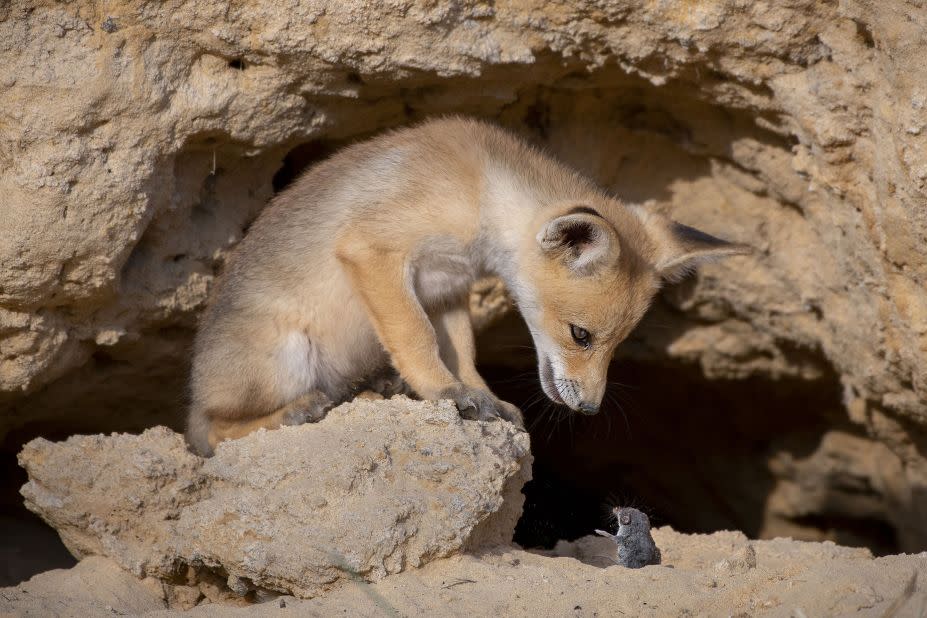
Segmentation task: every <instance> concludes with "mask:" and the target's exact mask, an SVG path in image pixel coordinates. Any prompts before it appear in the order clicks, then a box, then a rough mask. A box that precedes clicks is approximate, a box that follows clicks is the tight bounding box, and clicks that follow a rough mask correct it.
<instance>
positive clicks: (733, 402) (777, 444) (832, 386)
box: [480, 317, 898, 554]
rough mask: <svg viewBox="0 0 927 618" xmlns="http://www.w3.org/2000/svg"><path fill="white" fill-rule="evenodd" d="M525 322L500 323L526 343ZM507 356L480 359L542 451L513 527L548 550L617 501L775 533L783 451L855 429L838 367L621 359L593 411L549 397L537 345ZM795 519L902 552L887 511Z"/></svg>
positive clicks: (709, 528)
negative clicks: (734, 374)
mask: <svg viewBox="0 0 927 618" xmlns="http://www.w3.org/2000/svg"><path fill="white" fill-rule="evenodd" d="M517 322H518V320H517V318H514V317H512V318H507V319H506V321H505V323H504V324H503V325H500V326H498V327H496V328H504V329H506V330H507V331H509V333H508V334H507V336H505V339H506V340H507V341H517V340H520V339H521V337H513V336H512V335H511V330H513V329H518V328H520V327H519V325H518V323H517ZM495 336H496V334H495V333H493V332H492V331H490V332H489V333H488V334H487V335H486V337H487V338H491V337H495ZM524 338H525V339H527V333H525V335H524ZM498 360H499V357H496V358H483V359H481V363H480V368H481V371H482V372H483V375H484V377H486V379H487V381H488V382H489V383H490V385H491V387H492V388H493V390H494V391H495V392H496V393H497V394H498V395H499V396H500V397H502V398H504V399H507V400H509V401H512V402H513V403H515V404H517V405H521V406H523V408H524V409H525V417H526V425H527V427H528V429H529V431H530V433H531V445H532V453H533V455H534V458H535V459H534V466H533V476H534V478H533V480H532V481H530V482H529V483H528V484H527V485H526V486H525V488H524V494H525V497H526V499H525V506H524V513H523V515H522V518H521V520H520V521H519V523H518V527H517V529H516V534H515V541H516V542H517V543H519V544H520V545H522V546H524V547H529V548H530V547H538V548H550V547H552V546H553V545H554V544H555V543H556V542H557V541H558V540H560V539H566V540H573V539H576V538H578V537H581V536H584V535H587V534H591V533H592V532H593V530H594V529H596V528H601V529H611V528H612V527H613V525H614V524H613V522H612V521H611V519H610V517H609V511H610V509H611V507H613V506H617V505H620V506H634V507H636V508H638V509H640V510H642V511H644V512H646V513H647V514H648V515H649V516H650V518H651V522H652V524H653V525H655V526H660V525H665V524H668V525H671V526H672V527H673V528H674V529H676V530H678V531H681V532H688V533H707V532H713V531H717V530H740V531H742V532H744V533H745V534H746V535H747V536H748V537H751V538H758V537H761V536H768V534H769V533H770V531H771V532H773V533H775V532H776V530H775V529H772V530H770V529H769V528H768V527H767V525H768V518H769V510H768V508H767V507H768V505H767V501H768V499H769V496H770V494H771V492H772V491H773V490H774V488H775V486H776V483H777V482H778V480H779V479H777V478H775V476H774V475H773V473H772V472H771V470H770V467H769V460H770V458H771V457H772V456H773V455H774V454H776V453H782V452H788V453H789V454H790V455H791V456H794V457H795V458H802V457H806V456H808V455H810V454H811V453H813V452H814V451H815V449H816V448H817V447H818V445H819V444H820V442H821V439H822V436H824V435H825V433H826V432H828V431H834V430H844V431H847V432H851V433H852V432H858V429H853V428H852V426H851V424H850V423H849V421H848V419H847V417H846V413H845V412H844V411H843V405H842V403H841V389H840V383H839V379H838V377H837V376H836V375H834V374H828V375H826V376H824V377H822V378H819V379H816V380H812V381H806V380H800V379H780V380H771V379H768V378H749V379H743V380H708V379H706V378H705V376H704V375H703V374H702V372H701V370H700V368H699V367H698V366H695V365H686V364H681V363H679V362H677V361H672V360H670V359H666V360H665V361H664V362H652V361H646V362H642V361H635V360H631V359H620V357H619V360H617V361H616V362H615V363H613V365H612V368H611V370H610V373H609V380H610V382H611V384H610V386H609V392H608V394H607V395H606V401H605V402H603V407H602V410H601V411H600V413H599V414H598V415H596V416H592V417H586V416H581V415H577V414H573V413H571V412H570V411H569V410H565V409H562V408H558V407H556V406H554V405H553V404H550V403H549V402H548V400H547V399H546V398H545V397H543V396H542V395H541V394H540V386H539V384H538V378H537V375H536V373H537V372H536V369H534V367H533V363H534V357H533V352H532V350H530V349H529V348H528V347H524V346H521V345H519V344H513V345H512V346H511V348H510V352H509V353H508V354H506V355H505V362H504V363H499V362H498ZM518 365H522V366H521V367H518ZM792 523H794V524H795V525H796V526H798V527H804V528H805V529H806V530H807V531H808V538H815V537H816V538H830V539H833V540H835V541H837V542H839V543H842V544H846V545H855V546H864V547H869V548H870V549H871V550H872V551H873V552H874V553H876V554H888V553H897V551H898V542H897V539H896V536H895V531H894V529H893V528H892V526H891V525H889V524H888V523H887V522H885V521H882V520H879V519H875V518H871V517H855V516H853V515H852V514H827V513H821V514H814V515H808V516H804V517H802V518H800V519H797V520H796V521H794V522H792Z"/></svg>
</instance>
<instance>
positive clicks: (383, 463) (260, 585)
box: [20, 397, 530, 597]
mask: <svg viewBox="0 0 927 618" xmlns="http://www.w3.org/2000/svg"><path fill="white" fill-rule="evenodd" d="M348 454H350V456H348ZM20 462H21V464H22V465H23V467H25V468H26V470H27V471H28V473H29V477H30V480H29V482H28V483H27V484H26V485H25V486H24V487H23V489H22V494H23V496H24V497H25V499H26V505H27V507H28V508H29V509H31V510H32V511H34V512H36V513H37V514H39V515H40V516H41V517H42V518H43V519H44V520H45V521H46V522H48V523H49V524H50V525H52V526H53V527H54V528H56V529H57V530H58V532H59V534H60V535H61V538H62V539H63V540H64V542H65V544H66V545H67V547H68V548H69V549H70V550H71V552H72V553H73V554H74V555H75V556H77V557H86V556H93V555H103V556H108V557H109V558H111V559H112V560H113V561H115V562H116V563H118V564H119V565H121V566H122V567H123V568H125V569H127V570H128V571H130V572H132V573H133V574H135V575H136V576H138V577H155V578H159V579H161V580H164V581H166V582H170V583H172V584H178V585H180V586H200V588H201V589H204V590H206V591H207V592H204V594H206V593H208V591H209V590H211V589H213V588H215V587H218V588H220V589H223V590H225V589H228V590H231V592H233V593H235V594H237V595H238V596H245V595H247V594H248V593H249V592H251V591H252V590H254V589H256V588H257V589H261V590H271V591H277V592H285V593H289V594H293V595H296V596H302V597H308V596H313V595H317V594H319V593H320V592H322V591H324V590H327V589H329V588H331V587H332V586H333V585H335V584H337V583H339V582H340V581H341V580H343V579H349V580H350V579H358V580H376V579H379V578H382V577H383V576H385V575H387V574H390V573H397V572H400V571H402V570H404V569H408V568H412V567H418V566H421V565H423V564H425V563H427V562H429V561H431V560H434V559H436V558H441V557H445V556H448V555H450V554H453V553H454V552H457V551H459V550H460V549H461V548H462V547H464V546H466V547H469V548H475V547H480V546H483V545H486V544H493V545H494V544H499V543H505V542H509V541H510V540H511V538H512V531H513V530H514V526H515V522H516V521H517V518H518V516H519V514H520V513H521V503H522V500H523V496H522V495H521V492H520V490H521V486H522V484H523V483H524V482H525V481H526V480H527V477H529V476H530V454H529V446H528V435H527V434H526V433H524V432H521V431H518V430H516V429H515V428H514V427H513V426H512V425H510V424H508V423H503V422H494V423H485V422H469V421H463V420H461V419H460V416H459V413H458V412H457V410H456V408H455V407H454V406H453V404H451V403H449V402H446V401H445V402H437V403H436V402H413V401H410V400H408V399H405V398H404V397H396V398H393V399H392V400H388V401H365V400H357V401H355V402H353V403H350V404H345V405H342V406H340V407H338V408H336V409H334V410H333V411H331V412H330V413H329V415H328V417H327V418H326V419H325V420H324V421H322V422H320V423H318V424H314V425H303V426H300V427H291V428H283V429H280V430H276V431H274V432H266V431H262V432H258V433H256V434H252V435H251V436H249V437H247V438H244V439H241V440H237V441H234V442H227V443H223V444H222V445H221V446H220V447H219V448H218V449H217V452H216V454H215V456H214V457H212V458H210V459H205V460H204V459H202V458H199V457H197V456H194V455H192V454H190V453H189V452H188V451H187V449H186V446H185V445H184V442H183V438H182V437H181V436H180V435H179V434H176V433H174V432H172V431H170V430H168V429H166V428H163V427H161V428H154V429H150V430H148V431H146V432H144V433H143V434H141V435H138V436H135V435H126V434H114V435H111V436H100V435H96V436H75V437H72V438H69V439H68V440H67V441H65V442H60V443H52V442H49V441H47V440H44V439H37V440H34V441H33V442H30V443H29V444H28V445H27V446H26V447H25V448H24V449H23V451H22V453H21V454H20ZM201 584H202V585H201Z"/></svg>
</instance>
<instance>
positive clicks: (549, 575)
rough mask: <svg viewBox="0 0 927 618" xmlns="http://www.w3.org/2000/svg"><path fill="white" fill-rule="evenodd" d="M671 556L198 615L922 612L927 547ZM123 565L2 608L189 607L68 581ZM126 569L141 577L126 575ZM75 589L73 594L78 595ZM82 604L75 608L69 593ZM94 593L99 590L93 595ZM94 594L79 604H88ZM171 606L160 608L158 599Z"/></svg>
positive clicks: (414, 584) (46, 577) (717, 540)
mask: <svg viewBox="0 0 927 618" xmlns="http://www.w3.org/2000/svg"><path fill="white" fill-rule="evenodd" d="M654 537H655V539H656V542H657V544H658V545H659V546H660V548H661V550H662V551H663V555H664V557H665V558H666V560H665V563H664V565H661V566H649V567H644V568H643V569H638V570H631V569H625V568H623V567H620V566H616V565H611V566H609V565H608V564H607V562H603V560H602V558H601V556H602V555H603V554H604V553H606V552H607V551H608V550H609V542H608V541H607V540H604V539H602V538H601V537H585V538H583V539H580V540H579V541H577V542H575V543H563V544H561V545H560V546H558V547H557V549H556V550H555V551H553V552H548V555H541V554H539V553H532V552H526V551H524V550H521V549H517V548H514V547H502V546H500V547H496V548H493V549H491V550H488V551H485V552H481V553H477V554H465V555H461V556H455V557H451V558H447V559H442V560H436V561H434V562H431V563H429V564H427V565H425V566H424V567H423V568H421V569H414V570H409V571H405V572H403V573H399V574H396V575H392V576H390V577H387V578H385V579H382V580H379V581H377V582H375V583H373V584H370V583H367V582H363V581H354V582H352V583H349V584H347V585H344V586H341V587H339V588H338V589H336V590H333V591H332V592H330V593H329V594H327V595H324V596H321V597H318V598H314V599H309V600H300V599H296V598H293V597H289V596H281V597H276V598H269V599H268V600H266V601H265V602H263V603H260V604H255V605H248V606H240V607H237V608H236V607H231V606H229V605H226V604H219V603H207V602H204V601H202V600H201V604H200V605H199V606H197V607H195V608H193V609H192V611H189V612H186V613H187V614H189V615H193V616H229V615H232V616H251V615H261V616H264V615H281V616H283V615H290V616H292V615H300V616H334V615H350V616H384V615H399V616H421V615H430V616H474V615H479V616H485V615H496V616H589V617H593V616H622V615H625V616H737V615H750V616H783V617H798V616H808V617H811V616H873V617H875V616H896V617H899V618H902V617H915V616H923V615H924V612H925V611H927V592H925V588H927V554H919V555H906V556H890V557H886V558H878V559H874V558H873V557H872V555H871V554H869V552H867V551H866V550H860V549H849V548H846V547H839V546H835V545H833V544H832V543H803V542H798V541H792V540H787V539H776V540H773V541H748V540H747V539H746V538H745V537H744V536H743V535H742V534H739V533H733V532H719V533H715V534H711V535H685V534H679V533H677V532H674V531H673V530H671V529H669V528H660V529H656V530H655V531H654ZM116 572H118V569H117V568H116V567H115V565H113V564H112V563H108V562H107V561H106V560H104V559H101V558H88V559H85V560H84V561H83V562H81V563H80V565H78V567H75V568H74V569H72V570H71V571H53V572H49V573H47V574H43V575H41V576H37V577H35V578H33V579H32V580H31V581H29V582H27V583H25V584H23V585H21V586H17V587H14V588H7V589H3V590H0V611H15V612H17V613H19V614H27V613H28V612H31V613H32V615H39V613H40V611H41V613H42V615H79V614H77V613H76V612H75V613H69V612H70V610H71V608H74V609H77V608H83V607H87V608H88V609H90V610H98V609H99V608H100V607H102V606H108V607H110V608H112V611H113V613H119V614H127V615H138V614H144V613H146V612H149V613H147V614H146V615H153V616H172V615H178V614H179V611H178V610H179V609H180V607H178V606H177V605H176V604H175V605H173V606H172V608H171V609H168V608H167V605H168V597H167V596H166V595H165V594H164V591H161V590H158V588H157V587H156V586H153V585H152V583H153V582H151V581H150V580H149V581H147V582H144V583H139V582H137V581H129V582H126V583H125V584H124V585H125V588H124V589H123V590H124V591H123V594H122V597H121V598H113V597H111V593H110V592H109V590H108V588H107V587H106V586H104V587H103V589H102V590H98V589H96V588H94V587H93V586H89V585H88V584H89V583H90V582H91V581H96V580H89V579H88V580H86V581H84V582H83V584H84V586H86V587H85V588H80V587H77V588H75V587H74V586H70V585H67V584H68V583H69V582H72V581H76V580H77V573H83V574H91V573H93V574H96V575H94V576H95V577H97V576H100V575H106V576H108V577H110V578H113V577H116V575H113V573H116ZM121 577H122V578H123V579H129V580H133V578H131V576H129V575H127V574H123V575H122V576H121ZM69 595H74V596H73V597H69ZM69 598H73V602H74V603H75V604H74V605H72V606H70V607H66V605H65V603H66V601H67V599H69ZM87 598H91V599H92V600H90V601H84V599H87ZM78 602H81V603H87V605H81V606H78V605H77V603H78ZM159 608H160V611H158V609H159Z"/></svg>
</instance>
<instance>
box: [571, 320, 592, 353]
mask: <svg viewBox="0 0 927 618" xmlns="http://www.w3.org/2000/svg"><path fill="white" fill-rule="evenodd" d="M570 334H571V335H573V341H575V342H576V343H578V344H579V345H581V346H582V347H584V348H588V347H589V337H590V335H589V331H588V330H586V329H585V328H583V327H582V326H577V325H576V324H570Z"/></svg>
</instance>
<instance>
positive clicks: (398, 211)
mask: <svg viewBox="0 0 927 618" xmlns="http://www.w3.org/2000/svg"><path fill="white" fill-rule="evenodd" d="M746 252H748V249H747V247H745V246H744V245H734V244H729V243H727V242H724V241H722V240H719V239H717V238H714V237H713V236H709V235H708V234H705V233H703V232H699V231H698V230H695V229H692V228H690V227H686V226H684V225H680V224H678V223H675V222H673V221H671V220H669V219H667V218H665V217H662V216H659V215H656V214H651V213H648V212H646V211H644V210H643V209H640V208H636V207H628V206H625V205H624V204H622V203H621V202H619V201H618V200H616V199H614V198H612V197H609V196H608V195H606V194H605V193H604V192H603V191H602V190H600V189H598V188H597V187H596V186H595V185H594V184H593V183H592V182H591V181H590V180H588V179H586V178H584V177H583V176H581V175H580V174H578V173H577V172H575V171H573V170H571V169H569V168H567V167H565V166H564V165H562V164H560V163H558V162H557V161H554V160H553V159H551V158H550V157H548V156H546V155H545V154H543V153H541V152H539V151H537V150H535V149H534V148H532V147H531V146H529V145H527V144H526V143H524V142H522V141H521V140H519V139H518V138H516V137H515V136H513V135H511V134H509V133H507V132H505V131H503V130H502V129H499V128H497V127H494V126H492V125H489V124H486V123H483V122H479V121H476V120H469V119H464V118H445V119H440V120H434V121H429V122H425V123H424V124H421V125H418V126H415V127H412V128H407V129H402V130H398V131H395V132H392V133H388V134H386V135H383V136H380V137H377V138H374V139H371V140H370V141H367V142H364V143H360V144H357V145H354V146H351V147H349V148H346V149H345V150H343V151H342V152H340V153H338V154H336V155H335V156H333V157H332V158H331V159H329V160H327V161H324V162H322V163H320V164H318V165H316V166H315V167H313V168H312V169H311V170H309V171H308V172H307V173H306V174H304V175H303V176H302V177H300V178H299V179H298V180H296V181H295V182H294V183H293V185H292V186H290V187H289V188H288V189H287V190H286V191H283V192H282V193H280V194H279V195H278V196H277V197H275V198H274V200H273V201H272V203H271V204H270V205H269V206H268V207H267V208H266V209H265V210H264V211H263V212H262V213H261V215H260V216H259V217H258V219H257V220H256V221H255V222H254V225H253V226H252V228H251V230H250V232H249V233H248V234H247V235H246V237H245V238H244V239H243V240H242V241H241V243H240V245H239V246H238V248H237V249H236V251H235V254H234V255H233V256H232V258H231V259H230V261H229V264H228V268H227V271H226V272H225V274H224V275H223V276H222V278H221V279H220V281H219V282H218V284H217V286H216V289H215V290H214V293H213V297H212V300H211V303H210V306H209V308H208V309H207V311H206V312H205V314H204V315H203V319H202V323H201V325H200V328H199V332H198V334H197V337H196V345H195V353H194V358H193V375H192V393H191V394H192V406H191V409H190V416H189V427H188V439H189V442H190V444H191V445H192V446H193V448H194V449H195V450H196V451H198V452H200V453H202V454H205V455H208V454H210V453H212V451H213V449H214V448H215V446H216V444H217V443H219V442H220V441H222V440H226V439H234V438H238V437H241V436H244V435H246V434H248V433H250V432H252V431H255V430H256V429H258V428H261V427H265V428H268V429H270V428H275V427H279V426H281V425H291V424H298V423H304V422H307V421H314V420H318V419H320V418H321V417H323V416H324V415H325V413H326V412H327V411H328V409H329V408H330V407H331V406H332V405H333V402H338V401H343V400H345V399H346V398H348V397H350V396H351V395H352V394H353V393H355V392H357V390H358V389H359V388H360V386H361V385H362V384H363V383H364V381H365V380H370V379H371V378H372V377H374V376H377V375H379V374H381V373H382V372H383V371H385V370H388V369H389V367H390V365H392V367H394V368H395V370H396V371H398V373H399V376H401V378H402V379H403V380H405V382H406V383H407V384H408V386H409V387H411V388H412V389H413V390H414V391H415V393H417V394H418V395H419V396H420V397H422V398H426V399H444V398H446V399H451V400H453V401H454V402H455V403H456V405H457V407H458V409H459V410H460V412H461V414H462V415H463V416H464V417H466V418H475V419H490V418H494V417H501V418H504V419H507V420H509V421H512V422H515V423H521V422H522V418H521V412H520V411H519V410H518V408H516V407H515V406H513V405H512V404H510V403H507V402H504V401H501V400H499V399H498V398H497V397H496V396H495V395H493V394H492V393H491V392H490V391H489V389H488V387H487V386H486V383H485V382H484V381H483V379H482V378H481V377H480V375H479V373H477V371H476V368H475V366H474V343H473V330H472V327H471V325H470V318H469V313H468V311H467V296H468V291H469V289H470V285H471V283H472V282H473V281H474V279H475V278H477V277H479V276H483V275H487V274H494V275H498V276H499V277H501V279H502V280H503V281H504V282H505V284H506V286H507V287H508V289H509V290H510V292H511V294H512V296H513V298H514V300H515V302H516V304H517V305H518V308H519V310H520V312H521V315H522V316H523V317H524V320H525V322H526V323H527V325H528V328H529V330H530V332H531V336H532V337H533V339H534V344H535V346H536V348H537V358H538V371H539V373H540V379H541V386H542V388H543V389H544V393H545V394H546V395H547V396H548V397H549V398H550V399H552V400H553V401H555V402H557V403H560V404H564V405H566V406H568V407H570V408H571V409H573V410H576V411H578V412H581V413H583V414H595V413H596V412H597V411H598V409H599V404H600V402H601V401H602V395H603V393H604V391H605V385H606V370H607V368H608V365H609V361H610V360H611V357H612V352H613V351H614V349H615V347H616V346H617V345H618V344H619V343H620V342H621V341H622V340H623V339H624V338H625V337H626V336H627V335H628V333H629V331H630V330H631V329H632V328H634V326H635V325H636V324H637V323H638V321H639V320H640V319H641V317H642V316H643V315H644V312H645V311H646V310H647V308H648V306H649V305H650V303H651V300H652V299H653V297H654V295H655V294H656V292H657V290H658V289H659V288H660V281H661V278H673V277H678V276H679V275H680V274H682V273H684V272H685V271H687V270H688V269H690V268H692V267H693V266H694V265H695V264H697V263H698V262H699V261H702V260H705V259H711V258H717V257H720V256H725V255H732V254H739V253H746Z"/></svg>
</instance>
